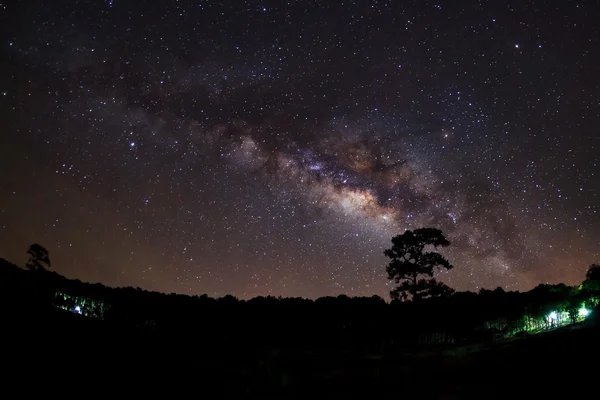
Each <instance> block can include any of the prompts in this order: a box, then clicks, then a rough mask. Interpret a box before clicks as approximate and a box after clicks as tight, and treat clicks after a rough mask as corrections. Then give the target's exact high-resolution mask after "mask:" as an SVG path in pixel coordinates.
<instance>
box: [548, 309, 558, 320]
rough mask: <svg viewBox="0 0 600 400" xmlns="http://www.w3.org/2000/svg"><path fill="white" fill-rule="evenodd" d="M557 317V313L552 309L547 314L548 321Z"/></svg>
mask: <svg viewBox="0 0 600 400" xmlns="http://www.w3.org/2000/svg"><path fill="white" fill-rule="evenodd" d="M557 318H558V315H557V314H556V311H552V312H551V313H550V314H548V321H556V319H557Z"/></svg>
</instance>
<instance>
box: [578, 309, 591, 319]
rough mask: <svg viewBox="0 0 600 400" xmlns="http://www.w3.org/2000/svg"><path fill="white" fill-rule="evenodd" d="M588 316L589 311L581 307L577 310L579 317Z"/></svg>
mask: <svg viewBox="0 0 600 400" xmlns="http://www.w3.org/2000/svg"><path fill="white" fill-rule="evenodd" d="M588 315H590V311H589V310H588V309H587V308H585V307H581V308H580V309H579V316H580V317H587V316H588Z"/></svg>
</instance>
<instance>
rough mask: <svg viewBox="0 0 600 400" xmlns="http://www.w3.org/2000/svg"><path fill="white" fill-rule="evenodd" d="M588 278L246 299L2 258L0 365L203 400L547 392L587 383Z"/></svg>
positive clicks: (591, 338) (592, 294)
mask: <svg viewBox="0 0 600 400" xmlns="http://www.w3.org/2000/svg"><path fill="white" fill-rule="evenodd" d="M593 267H594V266H593ZM596 272H597V271H596V270H595V269H594V268H592V267H591V268H590V272H589V273H588V277H587V279H586V281H584V283H583V284H582V285H581V286H579V287H569V286H567V285H564V284H561V285H540V286H538V287H536V288H535V289H533V290H531V291H529V292H525V293H519V292H505V291H504V290H502V289H501V288H498V289H496V290H493V291H490V290H481V291H480V292H479V293H471V292H458V293H454V294H452V295H449V296H446V297H439V298H432V299H423V300H421V301H419V302H402V301H397V300H395V301H392V302H390V303H386V302H385V301H384V299H382V298H381V297H378V296H373V297H360V298H359V297H357V298H350V297H347V296H343V295H342V296H337V297H324V298H319V299H316V300H314V301H313V300H309V299H301V298H274V297H257V298H254V299H251V300H247V301H244V300H238V299H236V298H235V297H233V296H225V297H222V298H218V299H213V298H210V297H207V296H206V295H203V296H185V295H178V294H163V293H157V292H148V291H145V290H141V289H138V288H131V287H128V288H110V287H107V286H104V285H101V284H89V283H84V282H81V281H78V280H70V279H67V278H65V277H63V276H61V275H59V274H57V273H56V272H51V271H47V270H45V269H37V268H35V269H32V270H29V271H28V270H25V269H22V268H20V267H18V266H16V265H13V264H11V263H10V262H8V261H6V260H4V259H0V296H1V297H0V303H1V305H2V314H3V321H4V326H7V327H10V328H9V329H5V330H4V332H5V333H6V335H5V337H4V338H3V342H4V346H5V348H7V349H8V350H7V351H6V352H5V354H6V355H7V357H6V358H5V359H6V360H10V361H11V362H12V363H13V364H11V365H13V367H14V369H15V370H19V368H25V369H26V368H28V365H30V363H31V360H32V359H33V360H36V363H35V365H37V367H36V368H39V369H40V371H43V372H40V379H44V380H48V381H50V382H55V381H54V380H55V379H56V378H57V376H58V375H62V376H63V377H64V374H66V372H65V371H72V372H69V373H70V374H72V375H73V377H74V378H73V379H76V378H75V377H76V376H79V375H83V376H86V377H88V378H82V379H91V378H89V377H93V376H102V377H103V378H102V379H103V382H105V383H103V385H109V386H111V385H128V386H130V387H131V386H132V385H134V386H135V385H140V386H139V388H145V389H148V388H149V387H151V385H150V386H149V385H148V382H149V381H152V380H156V382H162V383H165V382H179V383H177V384H176V385H175V387H174V388H172V389H173V390H175V389H181V388H183V387H186V386H190V385H191V386H193V385H195V384H196V382H203V383H202V390H203V393H217V394H223V395H231V396H233V395H239V394H256V395H264V394H277V395H279V396H288V395H294V396H295V395H306V394H311V393H317V392H318V393H329V394H332V395H343V394H346V395H348V394H352V395H357V394H360V393H363V394H365V395H366V394H370V395H372V394H374V393H381V394H393V393H397V390H398V387H399V386H401V387H402V388H403V389H402V393H405V394H406V395H409V394H410V395H419V394H420V395H421V396H423V397H425V398H466V397H472V396H477V394H478V393H480V391H486V397H491V398H500V397H502V396H504V395H507V393H508V392H510V391H511V390H515V389H514V388H515V387H517V386H515V385H521V387H523V388H524V389H523V390H531V393H546V392H547V391H548V390H549V389H548V387H546V386H545V385H544V384H542V383H541V378H535V379H534V377H536V376H539V377H541V376H543V375H544V374H552V373H554V374H556V373H557V371H558V370H559V369H560V368H561V365H570V366H571V367H570V368H569V369H568V371H565V370H562V371H561V372H560V374H561V379H564V380H565V381H566V382H567V381H568V380H569V379H592V376H593V375H595V372H593V371H595V370H593V369H590V368H587V367H585V365H586V363H587V362H588V360H593V359H594V357H595V355H597V354H599V352H598V350H600V349H599V346H598V340H597V337H598V333H599V332H600V330H599V328H598V327H597V320H596V318H595V316H596V314H597V313H598V312H597V310H594V309H593V308H592V307H591V306H590V305H591V304H592V303H594V302H595V303H596V304H597V300H596V299H597V293H598V292H597V289H598V288H597V286H595V283H596V282H595V281H594V280H593V279H595V277H596V276H595V274H596ZM590 278H592V279H590ZM586 304H589V305H586ZM582 305H583V306H586V307H588V308H583V306H582ZM596 308H597V306H596ZM583 309H585V316H584V315H582V313H581V310H583ZM574 310H575V311H578V312H575V311H574ZM7 362H8V361H7ZM19 366H20V367H19ZM74 366H76V368H75V367H74ZM63 368H64V369H63ZM98 374H100V375H98ZM67 375H68V374H67ZM586 377H587V378H586ZM67 378H68V376H67ZM536 379H537V382H538V383H536ZM119 382H120V383H119ZM136 382H137V383H136ZM502 382H505V383H504V384H503V383H502ZM579 387H580V386H576V387H574V388H572V390H579V389H578V388H579ZM492 388H493V389H492ZM510 388H513V389H510ZM489 391H492V392H489ZM488 392H489V393H488ZM448 396H458V397H448ZM496 396H498V397H496Z"/></svg>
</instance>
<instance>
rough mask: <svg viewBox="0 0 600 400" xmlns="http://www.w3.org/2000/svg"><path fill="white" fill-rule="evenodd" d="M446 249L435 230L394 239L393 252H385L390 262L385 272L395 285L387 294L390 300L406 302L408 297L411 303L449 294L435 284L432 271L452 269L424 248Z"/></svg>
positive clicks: (408, 233) (422, 229)
mask: <svg viewBox="0 0 600 400" xmlns="http://www.w3.org/2000/svg"><path fill="white" fill-rule="evenodd" d="M449 245H450V242H449V241H448V240H447V239H446V237H445V236H444V234H443V233H442V231H441V230H439V229H434V228H421V229H415V230H414V231H409V230H407V231H406V232H404V233H403V234H401V235H398V236H395V237H393V238H392V248H391V249H387V250H385V252H384V254H385V255H386V256H387V257H388V258H390V259H391V261H390V263H389V264H388V265H387V268H386V271H387V273H388V279H390V280H392V279H393V280H394V282H395V283H396V284H398V286H397V287H396V288H394V289H393V290H392V291H391V292H390V296H391V297H392V299H398V298H401V299H402V300H406V299H407V298H408V296H409V295H410V296H411V298H412V300H413V301H418V300H421V299H423V298H426V297H439V296H443V295H448V294H451V293H452V292H453V290H452V289H451V288H450V287H448V286H447V285H445V284H444V283H442V282H438V281H437V280H436V279H435V278H434V277H433V273H434V270H435V269H442V268H445V269H447V270H448V269H451V268H452V265H451V264H450V263H449V262H448V260H446V258H444V256H442V255H441V254H439V253H436V252H430V251H426V247H427V246H433V247H434V248H437V247H447V246H449Z"/></svg>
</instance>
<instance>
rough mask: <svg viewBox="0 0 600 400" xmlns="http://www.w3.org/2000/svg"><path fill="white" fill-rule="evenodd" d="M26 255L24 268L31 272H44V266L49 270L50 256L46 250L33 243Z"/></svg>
mask: <svg viewBox="0 0 600 400" xmlns="http://www.w3.org/2000/svg"><path fill="white" fill-rule="evenodd" d="M27 254H29V260H28V261H27V264H25V266H26V267H27V268H29V269H30V270H32V271H39V270H45V269H46V268H45V267H44V265H46V266H47V267H48V268H50V266H51V264H50V256H49V255H48V254H49V253H48V250H46V248H45V247H44V246H42V245H40V244H37V243H34V244H32V245H31V246H29V250H27Z"/></svg>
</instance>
